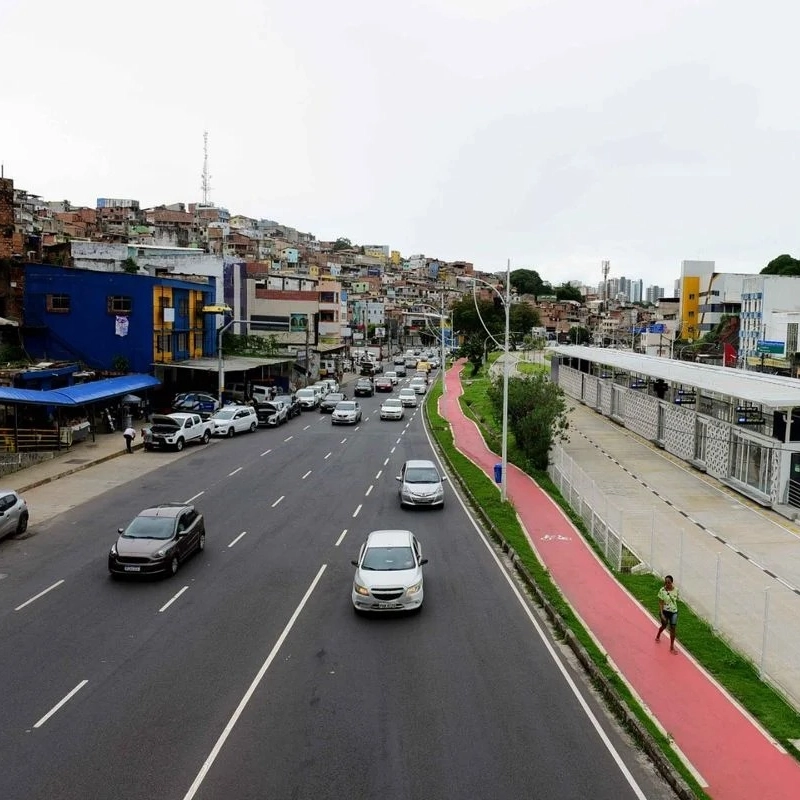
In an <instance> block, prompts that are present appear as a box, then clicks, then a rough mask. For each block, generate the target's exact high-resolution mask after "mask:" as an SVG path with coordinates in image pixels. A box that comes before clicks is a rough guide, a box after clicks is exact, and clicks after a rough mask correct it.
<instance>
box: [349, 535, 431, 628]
mask: <svg viewBox="0 0 800 800" xmlns="http://www.w3.org/2000/svg"><path fill="white" fill-rule="evenodd" d="M351 563H352V564H353V566H354V567H355V568H356V574H355V577H354V578H353V591H352V600H353V608H354V609H355V611H356V613H359V612H361V611H419V610H420V609H421V608H422V599H423V586H422V565H423V564H427V563H428V559H427V558H423V557H422V547H421V546H420V543H419V542H418V541H417V537H416V536H414V534H413V533H411V531H402V530H386V531H372V533H370V534H369V536H367V541H366V542H364V544H363V545H361V550H360V551H359V553H358V560H356V561H352V562H351Z"/></svg>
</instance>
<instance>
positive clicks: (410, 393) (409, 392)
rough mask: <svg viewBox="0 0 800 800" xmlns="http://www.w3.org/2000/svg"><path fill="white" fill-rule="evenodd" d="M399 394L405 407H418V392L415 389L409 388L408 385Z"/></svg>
mask: <svg viewBox="0 0 800 800" xmlns="http://www.w3.org/2000/svg"><path fill="white" fill-rule="evenodd" d="M398 396H399V398H400V403H401V404H402V406H403V408H416V407H417V393H416V392H415V391H414V390H413V389H409V388H408V387H406V388H405V389H401V390H400V393H399V395H398Z"/></svg>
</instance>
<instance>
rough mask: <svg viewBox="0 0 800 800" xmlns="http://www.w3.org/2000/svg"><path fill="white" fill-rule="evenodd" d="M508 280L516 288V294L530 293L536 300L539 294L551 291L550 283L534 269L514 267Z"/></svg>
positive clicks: (550, 292)
mask: <svg viewBox="0 0 800 800" xmlns="http://www.w3.org/2000/svg"><path fill="white" fill-rule="evenodd" d="M509 280H510V282H511V285H512V286H513V287H514V288H515V289H516V290H517V294H532V295H533V296H534V297H535V298H536V300H538V299H539V295H542V294H552V292H553V289H552V287H551V286H550V284H549V283H545V282H544V281H543V280H542V279H541V278H540V277H539V273H538V272H537V271H536V270H535V269H514V270H512V271H511V275H510V276H509Z"/></svg>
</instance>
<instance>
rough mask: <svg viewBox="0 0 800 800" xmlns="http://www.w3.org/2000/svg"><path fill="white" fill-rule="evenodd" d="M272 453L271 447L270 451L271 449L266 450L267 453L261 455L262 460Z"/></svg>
mask: <svg viewBox="0 0 800 800" xmlns="http://www.w3.org/2000/svg"><path fill="white" fill-rule="evenodd" d="M271 452H272V448H271V447H270V449H269V450H265V451H264V452H263V453H262V454H261V458H264V456H265V455H267V454H268V453H271Z"/></svg>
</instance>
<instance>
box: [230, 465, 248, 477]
mask: <svg viewBox="0 0 800 800" xmlns="http://www.w3.org/2000/svg"><path fill="white" fill-rule="evenodd" d="M243 469H244V467H237V468H236V469H235V470H234V471H233V472H229V473H228V477H229V478H230V477H231V475H235V474H236V473H237V472H241V471H242V470H243Z"/></svg>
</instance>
